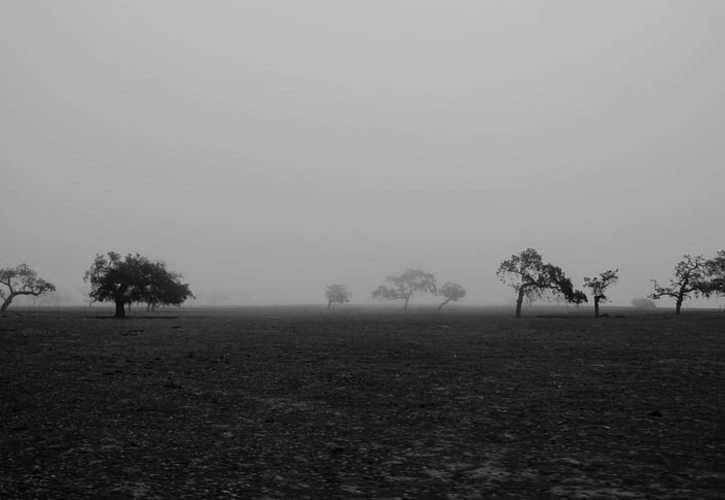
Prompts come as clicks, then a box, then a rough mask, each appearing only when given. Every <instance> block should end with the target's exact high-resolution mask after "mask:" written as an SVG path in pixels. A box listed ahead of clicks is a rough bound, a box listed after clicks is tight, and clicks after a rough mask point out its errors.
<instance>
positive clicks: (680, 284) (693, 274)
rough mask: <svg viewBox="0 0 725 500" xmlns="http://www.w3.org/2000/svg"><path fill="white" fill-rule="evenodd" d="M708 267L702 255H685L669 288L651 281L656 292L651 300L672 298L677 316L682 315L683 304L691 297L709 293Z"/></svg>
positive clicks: (651, 296) (676, 267)
mask: <svg viewBox="0 0 725 500" xmlns="http://www.w3.org/2000/svg"><path fill="white" fill-rule="evenodd" d="M706 278H707V267H706V261H705V258H704V257H703V256H702V255H696V256H694V257H693V256H691V255H684V256H683V257H682V260H681V261H680V262H678V263H677V265H676V266H675V275H674V276H673V277H672V278H671V279H670V284H669V285H668V286H663V285H660V284H659V283H658V282H657V280H651V281H652V285H653V287H654V292H652V293H651V294H650V295H649V298H651V299H655V300H657V299H660V298H662V297H672V298H674V299H675V314H680V309H681V308H682V303H683V302H684V301H685V299H687V298H690V296H694V297H699V296H700V295H705V294H706V293H707V281H706Z"/></svg>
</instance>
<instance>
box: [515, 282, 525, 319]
mask: <svg viewBox="0 0 725 500" xmlns="http://www.w3.org/2000/svg"><path fill="white" fill-rule="evenodd" d="M523 303H524V289H523V288H520V289H519V296H518V298H517V299H516V317H517V318H520V317H521V304H523Z"/></svg>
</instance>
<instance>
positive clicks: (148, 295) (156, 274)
mask: <svg viewBox="0 0 725 500" xmlns="http://www.w3.org/2000/svg"><path fill="white" fill-rule="evenodd" d="M182 279H183V278H182V276H181V274H179V273H175V272H172V271H167V270H166V265H165V264H164V263H162V262H152V263H151V274H150V275H149V283H148V284H147V286H146V287H145V289H144V292H143V294H142V295H143V296H142V299H141V302H146V306H147V309H148V310H152V311H153V310H156V308H157V307H158V306H159V305H161V304H170V305H179V304H181V303H183V302H184V301H185V300H186V299H187V298H190V297H194V295H193V294H192V293H191V290H189V285H187V284H186V283H182V282H181V280H182Z"/></svg>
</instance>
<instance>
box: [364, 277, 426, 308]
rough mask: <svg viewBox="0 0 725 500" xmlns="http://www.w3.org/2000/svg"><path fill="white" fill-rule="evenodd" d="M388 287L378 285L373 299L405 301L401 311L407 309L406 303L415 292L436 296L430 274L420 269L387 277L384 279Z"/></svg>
mask: <svg viewBox="0 0 725 500" xmlns="http://www.w3.org/2000/svg"><path fill="white" fill-rule="evenodd" d="M385 281H387V282H388V283H389V284H390V286H387V285H380V286H379V287H378V289H377V290H375V291H374V292H373V298H374V299H375V298H381V299H385V300H397V299H402V300H404V301H405V304H404V305H403V309H405V310H407V309H408V302H409V301H410V298H411V297H412V296H413V294H415V293H417V292H423V293H432V294H433V295H435V294H436V279H435V276H433V275H432V274H430V273H426V272H424V271H421V270H420V269H408V270H407V271H405V272H404V273H403V274H401V275H400V276H388V277H387V278H385Z"/></svg>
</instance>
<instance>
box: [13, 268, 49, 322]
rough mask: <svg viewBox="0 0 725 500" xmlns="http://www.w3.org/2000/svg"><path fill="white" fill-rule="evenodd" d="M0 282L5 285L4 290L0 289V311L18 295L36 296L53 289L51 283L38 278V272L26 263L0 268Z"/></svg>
mask: <svg viewBox="0 0 725 500" xmlns="http://www.w3.org/2000/svg"><path fill="white" fill-rule="evenodd" d="M0 284H1V285H4V286H5V287H6V290H2V289H0V299H2V301H3V303H2V305H0V312H4V311H5V310H6V309H7V308H8V307H9V306H10V304H11V303H12V301H13V299H14V298H15V297H17V296H18V295H31V296H33V297H37V296H39V295H41V294H44V293H47V292H54V291H55V286H54V285H53V284H52V283H49V282H47V281H45V280H44V279H42V278H39V277H38V273H37V272H35V271H34V270H33V269H32V268H31V267H30V266H29V265H27V264H20V265H19V266H17V267H5V268H3V269H0Z"/></svg>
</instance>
